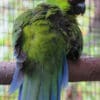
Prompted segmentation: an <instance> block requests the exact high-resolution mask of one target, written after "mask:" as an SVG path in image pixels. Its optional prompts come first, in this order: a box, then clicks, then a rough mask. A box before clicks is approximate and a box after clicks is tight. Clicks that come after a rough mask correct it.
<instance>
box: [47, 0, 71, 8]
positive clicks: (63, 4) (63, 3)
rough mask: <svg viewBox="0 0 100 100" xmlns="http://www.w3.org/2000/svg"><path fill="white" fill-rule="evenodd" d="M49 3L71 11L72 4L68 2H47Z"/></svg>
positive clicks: (66, 0) (51, 0)
mask: <svg viewBox="0 0 100 100" xmlns="http://www.w3.org/2000/svg"><path fill="white" fill-rule="evenodd" d="M47 2H48V3H50V4H54V5H57V6H59V7H60V8H61V9H62V10H64V9H66V10H69V9H70V4H69V2H68V0H47Z"/></svg>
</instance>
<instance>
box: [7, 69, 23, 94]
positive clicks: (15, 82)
mask: <svg viewBox="0 0 100 100" xmlns="http://www.w3.org/2000/svg"><path fill="white" fill-rule="evenodd" d="M23 78H24V76H23V72H22V71H21V70H20V69H19V67H16V69H15V72H14V75H13V79H12V82H11V85H10V89H9V91H8V92H9V93H10V94H12V93H13V92H14V91H15V90H16V89H18V88H19V87H20V86H21V84H22V83H23Z"/></svg>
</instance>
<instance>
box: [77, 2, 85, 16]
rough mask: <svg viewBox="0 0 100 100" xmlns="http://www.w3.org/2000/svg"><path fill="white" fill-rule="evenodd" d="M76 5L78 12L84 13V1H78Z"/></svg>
mask: <svg viewBox="0 0 100 100" xmlns="http://www.w3.org/2000/svg"><path fill="white" fill-rule="evenodd" d="M77 7H78V9H79V10H78V11H79V12H80V14H82V15H83V14H84V13H85V9H86V7H85V3H84V2H83V3H78V4H77Z"/></svg>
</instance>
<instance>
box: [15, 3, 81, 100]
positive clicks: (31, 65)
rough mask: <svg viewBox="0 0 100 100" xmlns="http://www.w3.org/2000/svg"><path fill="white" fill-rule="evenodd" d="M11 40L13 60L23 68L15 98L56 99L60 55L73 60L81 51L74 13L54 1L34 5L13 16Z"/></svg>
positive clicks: (60, 62) (29, 99) (31, 99)
mask: <svg viewBox="0 0 100 100" xmlns="http://www.w3.org/2000/svg"><path fill="white" fill-rule="evenodd" d="M13 40H14V41H13V45H14V50H15V56H16V59H17V62H18V61H19V63H21V64H22V65H23V67H22V69H21V71H23V72H24V82H23V88H22V95H21V99H19V100H33V98H34V100H59V98H58V94H59V93H58V92H59V90H60V89H58V81H59V79H58V76H59V75H60V74H63V73H62V62H63V57H64V56H66V57H68V58H69V59H72V60H75V59H77V58H79V56H80V54H81V51H82V36H81V31H80V29H79V27H78V25H77V22H76V19H75V16H71V15H67V14H65V13H64V12H63V11H62V10H60V8H59V7H57V6H55V5H49V4H41V5H38V6H37V7H36V8H35V9H34V10H29V11H27V12H25V13H23V14H22V15H21V16H19V17H18V18H17V19H16V20H15V23H14V30H13ZM23 54H25V55H26V59H25V58H24V57H23ZM23 59H24V60H23ZM21 61H22V62H21ZM52 92H53V93H52ZM50 95H53V99H52V97H50Z"/></svg>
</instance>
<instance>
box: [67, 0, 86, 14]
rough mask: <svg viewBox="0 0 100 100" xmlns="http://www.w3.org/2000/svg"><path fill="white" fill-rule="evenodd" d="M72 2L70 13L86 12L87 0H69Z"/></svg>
mask: <svg viewBox="0 0 100 100" xmlns="http://www.w3.org/2000/svg"><path fill="white" fill-rule="evenodd" d="M68 2H69V4H70V10H69V11H68V12H69V13H70V14H75V15H79V14H82V15H83V14H84V13H85V0H68Z"/></svg>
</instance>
